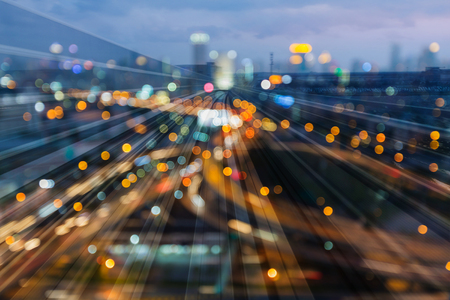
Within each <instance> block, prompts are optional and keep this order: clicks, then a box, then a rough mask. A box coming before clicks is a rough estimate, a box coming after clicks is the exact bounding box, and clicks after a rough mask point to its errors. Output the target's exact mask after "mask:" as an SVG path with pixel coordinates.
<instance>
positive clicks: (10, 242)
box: [5, 236, 16, 245]
mask: <svg viewBox="0 0 450 300" xmlns="http://www.w3.org/2000/svg"><path fill="white" fill-rule="evenodd" d="M15 241H16V239H15V238H14V237H13V236H8V237H7V238H6V239H5V243H6V244H7V245H11V244H12V243H14V242H15Z"/></svg>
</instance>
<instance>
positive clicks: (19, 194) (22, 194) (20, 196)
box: [16, 193, 27, 202]
mask: <svg viewBox="0 0 450 300" xmlns="http://www.w3.org/2000/svg"><path fill="white" fill-rule="evenodd" d="M26 198H27V196H25V194H24V193H17V195H16V200H17V201H19V202H22V201H24V200H25V199H26Z"/></svg>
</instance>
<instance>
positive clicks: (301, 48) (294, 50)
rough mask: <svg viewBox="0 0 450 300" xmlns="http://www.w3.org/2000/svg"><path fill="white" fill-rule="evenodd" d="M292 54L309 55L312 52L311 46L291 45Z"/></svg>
mask: <svg viewBox="0 0 450 300" xmlns="http://www.w3.org/2000/svg"><path fill="white" fill-rule="evenodd" d="M289 51H291V53H308V52H311V51H312V47H311V45H310V44H291V45H290V46H289Z"/></svg>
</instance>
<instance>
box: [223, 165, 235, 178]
mask: <svg viewBox="0 0 450 300" xmlns="http://www.w3.org/2000/svg"><path fill="white" fill-rule="evenodd" d="M231 173H233V170H232V169H231V168H230V167H226V168H224V169H223V175H225V176H231Z"/></svg>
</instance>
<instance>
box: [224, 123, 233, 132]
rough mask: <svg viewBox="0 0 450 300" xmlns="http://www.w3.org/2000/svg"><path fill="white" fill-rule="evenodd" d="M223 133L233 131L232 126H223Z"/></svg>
mask: <svg viewBox="0 0 450 300" xmlns="http://www.w3.org/2000/svg"><path fill="white" fill-rule="evenodd" d="M222 131H223V132H230V131H231V126H230V125H228V124H225V125H223V126H222Z"/></svg>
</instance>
